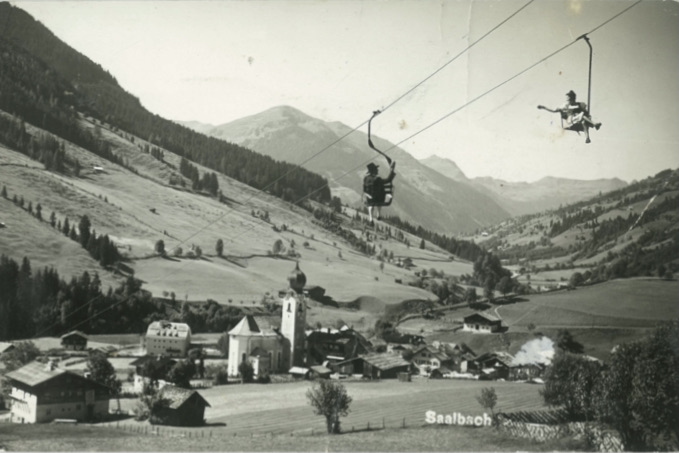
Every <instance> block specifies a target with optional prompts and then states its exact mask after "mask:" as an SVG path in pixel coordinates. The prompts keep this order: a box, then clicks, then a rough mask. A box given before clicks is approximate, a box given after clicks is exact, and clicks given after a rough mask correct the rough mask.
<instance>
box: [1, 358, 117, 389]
mask: <svg viewBox="0 0 679 453" xmlns="http://www.w3.org/2000/svg"><path fill="white" fill-rule="evenodd" d="M62 375H70V376H72V377H73V378H75V379H76V380H79V381H80V382H83V383H86V384H87V385H89V386H91V387H102V388H107V389H108V387H106V386H105V385H104V384H100V383H99V382H96V381H93V380H91V379H87V378H85V377H83V376H81V375H79V374H76V373H73V372H71V371H68V370H64V369H63V368H59V367H58V366H56V365H52V366H50V364H49V363H41V362H37V361H33V362H31V363H29V364H27V365H24V366H22V367H21V368H19V369H16V370H14V371H10V372H9V373H7V374H6V375H5V376H6V377H7V378H9V379H11V380H14V381H17V382H20V383H22V384H25V385H27V386H29V387H36V386H38V385H40V384H43V383H45V382H48V381H50V380H52V379H54V378H57V377H59V376H62Z"/></svg>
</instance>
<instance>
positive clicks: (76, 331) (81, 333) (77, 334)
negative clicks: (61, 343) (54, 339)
mask: <svg viewBox="0 0 679 453" xmlns="http://www.w3.org/2000/svg"><path fill="white" fill-rule="evenodd" d="M73 336H77V337H82V338H84V339H85V340H87V335H86V334H84V333H83V332H81V331H79V330H73V331H71V332H69V333H65V334H63V335H62V336H61V339H62V340H63V339H64V338H69V337H73Z"/></svg>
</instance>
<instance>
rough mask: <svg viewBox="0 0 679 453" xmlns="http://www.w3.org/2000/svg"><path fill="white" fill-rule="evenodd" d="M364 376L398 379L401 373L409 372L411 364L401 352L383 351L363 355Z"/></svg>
mask: <svg viewBox="0 0 679 453" xmlns="http://www.w3.org/2000/svg"><path fill="white" fill-rule="evenodd" d="M361 360H362V361H363V377H364V378H368V379H396V378H398V375H399V373H409V372H410V368H411V364H410V362H408V361H407V360H405V359H404V358H403V357H401V356H400V355H399V354H392V353H388V352H387V353H382V354H369V355H364V356H361Z"/></svg>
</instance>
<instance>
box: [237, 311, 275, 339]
mask: <svg viewBox="0 0 679 453" xmlns="http://www.w3.org/2000/svg"><path fill="white" fill-rule="evenodd" d="M229 335H237V336H243V337H251V336H255V335H257V336H274V335H275V336H278V333H277V332H276V331H275V325H274V324H273V322H272V320H271V319H269V318H268V317H265V316H253V315H247V316H243V319H241V320H240V322H238V324H236V327H234V328H233V329H231V330H230V331H229Z"/></svg>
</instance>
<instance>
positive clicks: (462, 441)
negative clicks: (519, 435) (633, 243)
mask: <svg viewBox="0 0 679 453" xmlns="http://www.w3.org/2000/svg"><path fill="white" fill-rule="evenodd" d="M163 429H164V428H161V434H160V435H158V436H156V435H152V434H145V433H137V432H130V431H124V430H122V429H116V428H107V427H100V426H88V425H76V426H66V425H51V424H50V425H11V424H4V423H3V424H0V448H4V449H5V450H8V451H347V452H354V451H356V452H358V451H385V452H386V451H582V450H584V447H585V446H584V444H583V443H582V442H581V441H576V440H574V439H571V438H564V439H560V440H558V441H552V442H547V443H537V442H532V441H529V440H525V439H514V438H511V437H508V436H505V435H503V434H501V433H498V432H497V431H495V430H493V429H492V428H478V429H477V428H465V427H457V426H453V427H449V426H426V427H412V428H406V429H398V428H393V429H385V430H382V429H378V430H373V431H363V432H355V433H346V434H340V435H334V436H329V435H327V434H322V433H319V434H314V435H310V434H303V435H295V436H290V435H262V436H253V437H250V436H228V437H224V436H221V435H220V434H219V433H218V432H217V431H216V430H213V431H212V436H209V435H205V436H204V437H197V436H196V434H197V432H196V431H194V432H193V433H192V436H193V437H188V436H187V433H188V432H189V431H185V432H184V433H182V434H179V433H174V432H172V431H166V432H165V433H163ZM149 431H151V430H150V429H149Z"/></svg>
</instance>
